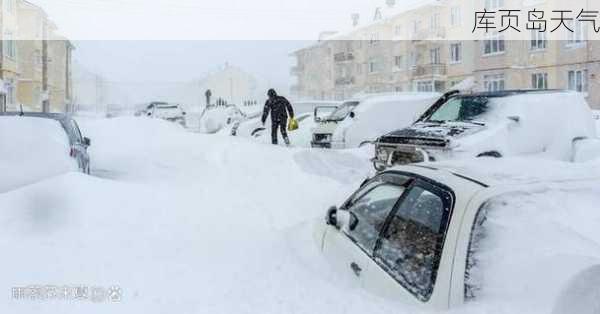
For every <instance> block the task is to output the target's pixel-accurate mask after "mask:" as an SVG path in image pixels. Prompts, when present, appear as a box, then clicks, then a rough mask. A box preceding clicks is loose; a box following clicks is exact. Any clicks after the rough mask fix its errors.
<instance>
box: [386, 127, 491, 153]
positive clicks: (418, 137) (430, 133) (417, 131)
mask: <svg viewBox="0 0 600 314" xmlns="http://www.w3.org/2000/svg"><path fill="white" fill-rule="evenodd" d="M483 129H485V127H484V126H481V125H477V124H471V123H445V124H439V123H416V124H414V125H413V126H411V127H408V128H405V129H401V130H397V131H394V132H391V133H388V134H387V135H384V136H382V137H381V138H380V139H379V142H382V143H392V144H413V145H425V146H444V147H445V146H447V145H448V144H449V143H450V140H452V139H458V138H461V137H464V136H467V135H471V134H474V133H476V132H479V131H482V130H483Z"/></svg>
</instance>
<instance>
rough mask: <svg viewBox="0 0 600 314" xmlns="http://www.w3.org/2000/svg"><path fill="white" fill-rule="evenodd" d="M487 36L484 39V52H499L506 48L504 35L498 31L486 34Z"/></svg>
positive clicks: (488, 53)
mask: <svg viewBox="0 0 600 314" xmlns="http://www.w3.org/2000/svg"><path fill="white" fill-rule="evenodd" d="M486 37H487V38H486V39H485V40H484V41H483V54H484V55H490V54H497V53H503V52H504V50H505V45H504V36H503V35H501V34H500V33H498V32H494V33H492V34H490V35H487V36H486Z"/></svg>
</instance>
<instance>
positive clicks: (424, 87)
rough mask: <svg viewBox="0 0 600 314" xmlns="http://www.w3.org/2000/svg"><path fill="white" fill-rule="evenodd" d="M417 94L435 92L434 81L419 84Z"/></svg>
mask: <svg viewBox="0 0 600 314" xmlns="http://www.w3.org/2000/svg"><path fill="white" fill-rule="evenodd" d="M416 85H417V92H433V81H421V82H417V83H416Z"/></svg>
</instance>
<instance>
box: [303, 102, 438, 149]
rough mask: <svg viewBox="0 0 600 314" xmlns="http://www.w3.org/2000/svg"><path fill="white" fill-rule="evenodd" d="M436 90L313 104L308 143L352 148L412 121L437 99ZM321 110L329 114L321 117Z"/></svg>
mask: <svg viewBox="0 0 600 314" xmlns="http://www.w3.org/2000/svg"><path fill="white" fill-rule="evenodd" d="M439 96H440V95H439V94H436V93H393V94H380V95H377V94H376V95H370V96H365V97H362V98H356V99H353V100H348V101H346V102H344V103H343V104H342V105H341V106H340V107H337V108H335V107H334V108H331V107H330V106H325V107H317V108H316V109H315V122H317V123H318V125H317V127H316V128H315V129H314V131H313V134H312V142H311V146H312V147H316V148H337V149H344V148H356V147H359V146H360V145H362V144H364V143H367V142H373V141H374V140H375V139H376V138H377V137H379V136H380V135H381V134H385V133H387V132H390V131H391V130H394V129H396V128H398V126H408V125H410V124H412V123H413V122H414V121H415V120H416V119H417V118H418V117H419V116H420V115H422V114H423V112H425V110H427V108H429V107H430V106H431V104H432V103H433V102H434V101H435V100H436V99H438V98H439ZM323 109H325V110H328V111H331V110H332V109H335V110H333V112H332V113H330V114H329V115H327V116H325V118H323V114H321V112H322V111H323Z"/></svg>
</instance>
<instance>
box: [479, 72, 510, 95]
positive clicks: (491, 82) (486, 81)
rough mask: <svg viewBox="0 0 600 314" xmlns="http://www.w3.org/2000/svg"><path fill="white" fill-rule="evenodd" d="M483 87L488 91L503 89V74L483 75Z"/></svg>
mask: <svg viewBox="0 0 600 314" xmlns="http://www.w3.org/2000/svg"><path fill="white" fill-rule="evenodd" d="M483 89H484V90H486V91H488V92H497V91H503V90H504V89H505V83H504V74H496V75H484V76H483Z"/></svg>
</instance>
